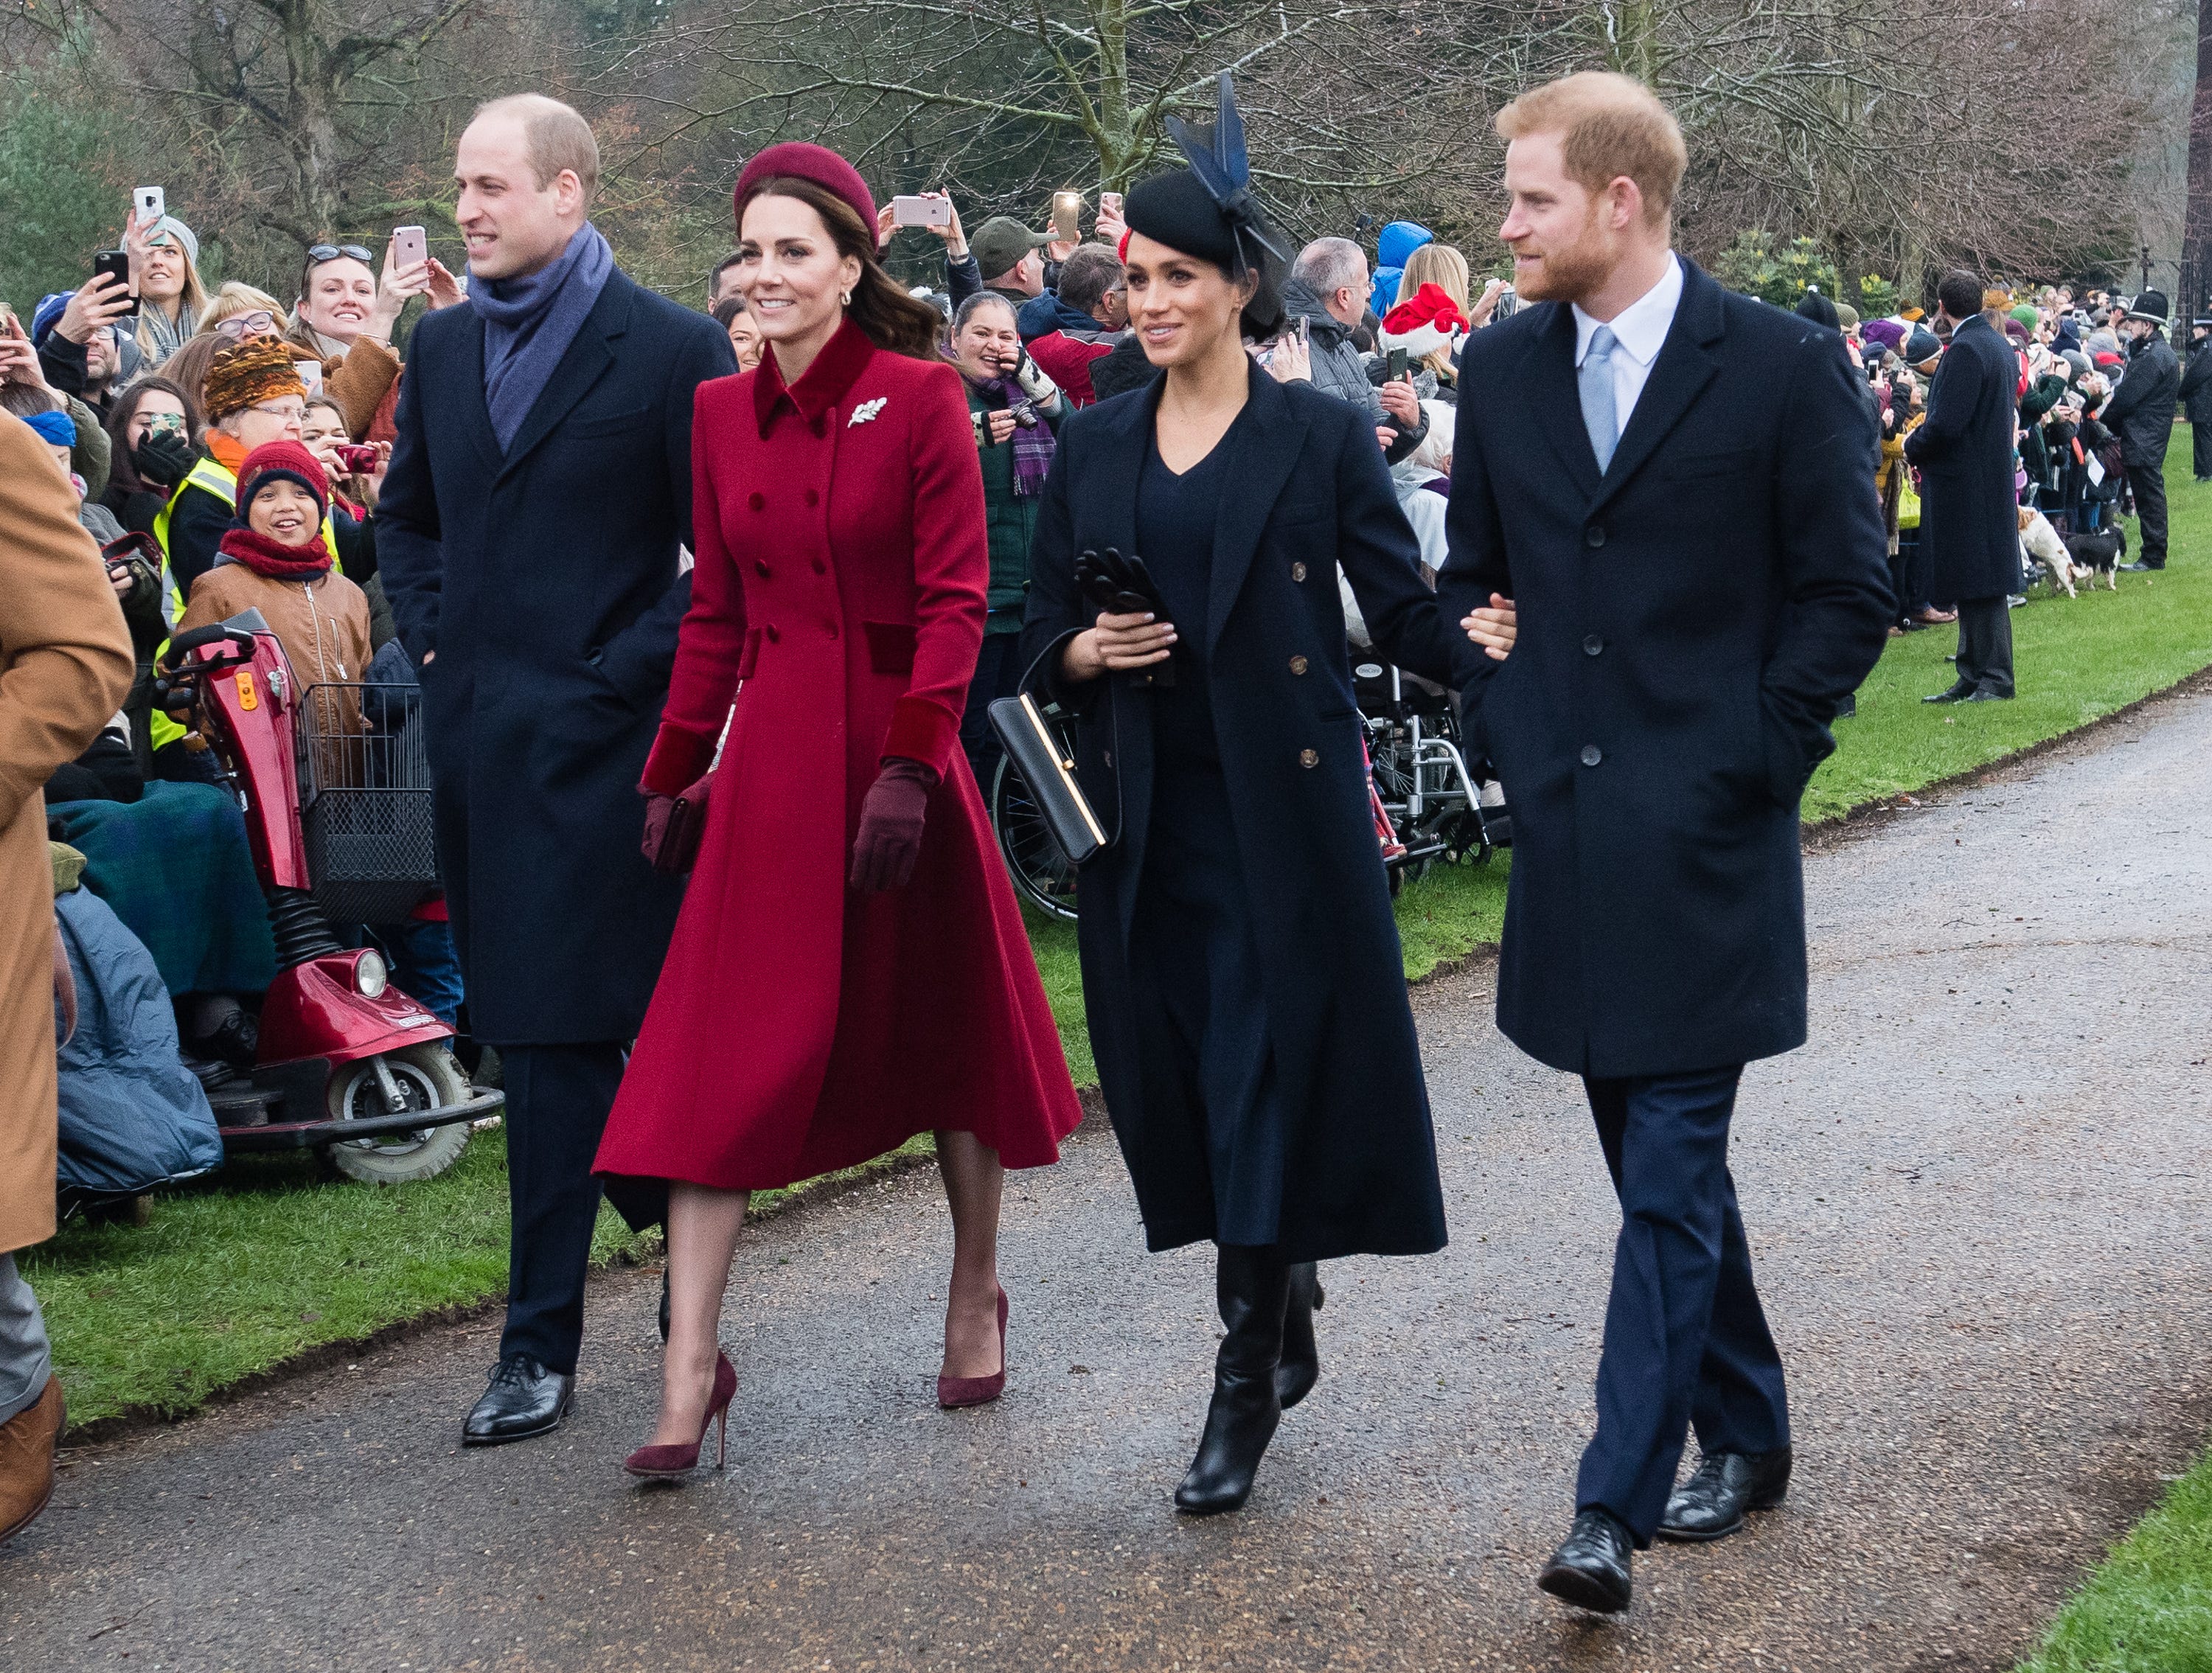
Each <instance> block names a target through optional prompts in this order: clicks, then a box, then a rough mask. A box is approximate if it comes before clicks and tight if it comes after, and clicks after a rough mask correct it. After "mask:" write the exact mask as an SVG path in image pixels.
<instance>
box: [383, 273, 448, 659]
mask: <svg viewBox="0 0 2212 1673" xmlns="http://www.w3.org/2000/svg"><path fill="white" fill-rule="evenodd" d="M436 317H437V316H436V315H435V314H433V315H432V316H430V318H429V319H425V320H424V321H423V322H422V325H418V326H416V330H415V340H414V342H413V344H411V345H410V350H411V352H412V354H413V356H414V365H413V367H412V368H411V369H410V375H409V376H407V377H404V378H402V379H401V380H399V411H398V414H397V415H396V416H395V417H394V418H393V420H392V423H393V428H394V429H395V431H396V432H397V433H396V435H394V437H393V440H392V462H391V464H390V465H387V466H386V469H385V472H384V485H383V487H382V489H381V490H380V491H379V492H378V495H377V501H376V520H377V524H378V528H377V542H376V548H377V550H376V558H377V570H378V573H380V575H383V577H384V596H385V599H386V601H387V602H388V603H390V605H392V621H393V622H394V624H396V625H397V626H398V630H399V642H400V643H401V644H403V645H404V646H405V647H406V648H407V654H408V655H410V656H411V657H412V658H414V659H415V662H416V666H418V667H419V666H422V659H423V658H424V657H426V656H428V654H430V653H431V652H433V651H435V650H436V649H437V648H438V606H439V602H440V598H441V593H442V592H443V589H444V587H445V580H446V559H445V550H444V547H443V544H441V542H442V538H443V532H442V530H441V526H440V523H439V517H438V490H437V484H436V482H435V480H434V479H433V478H432V476H431V473H430V450H429V444H428V440H427V438H426V436H425V435H424V421H423V416H422V403H423V398H424V397H423V391H424V390H426V389H429V388H433V387H435V386H436V383H437V380H438V377H439V374H440V369H441V368H439V366H438V362H437V358H436V353H435V344H433V343H431V342H428V341H426V340H425V339H426V338H431V337H432V336H433V333H432V332H431V331H430V330H428V329H426V328H427V327H428V326H430V325H431V324H432V322H433V321H434V320H435V319H436Z"/></svg>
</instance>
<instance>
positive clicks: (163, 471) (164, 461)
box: [131, 430, 197, 488]
mask: <svg viewBox="0 0 2212 1673" xmlns="http://www.w3.org/2000/svg"><path fill="white" fill-rule="evenodd" d="M196 457H197V455H196V454H195V453H193V451H192V444H191V442H189V441H185V438H184V437H183V436H181V435H178V434H177V433H176V432H175V431H174V430H149V431H147V432H146V439H145V440H144V441H141V442H140V443H139V444H138V445H137V447H133V448H132V449H131V468H132V469H133V470H135V471H137V472H138V475H139V478H140V479H141V480H142V481H144V482H149V483H152V484H155V485H156V486H158V487H161V488H174V487H175V486H176V485H177V484H179V483H180V482H182V481H183V480H184V479H185V472H186V471H190V470H191V468H192V460H193V459H195V458H196Z"/></svg>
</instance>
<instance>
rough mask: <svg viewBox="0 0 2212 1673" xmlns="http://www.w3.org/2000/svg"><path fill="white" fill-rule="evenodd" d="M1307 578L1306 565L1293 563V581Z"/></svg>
mask: <svg viewBox="0 0 2212 1673" xmlns="http://www.w3.org/2000/svg"><path fill="white" fill-rule="evenodd" d="M1305 578H1306V566H1305V565H1304V564H1303V563H1293V564H1292V565H1291V580H1292V581H1304V579H1305Z"/></svg>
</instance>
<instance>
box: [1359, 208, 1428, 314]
mask: <svg viewBox="0 0 2212 1673" xmlns="http://www.w3.org/2000/svg"><path fill="white" fill-rule="evenodd" d="M1436 240H1437V235H1436V234H1434V233H1432V232H1431V231H1430V230H1429V229H1428V228H1426V227H1424V226H1423V225H1421V223H1420V222H1418V221H1393V222H1391V223H1390V224H1389V226H1387V227H1385V228H1383V235H1382V237H1380V238H1378V239H1377V240H1375V283H1373V284H1371V285H1370V286H1369V287H1368V288H1367V306H1368V307H1370V308H1371V309H1373V310H1374V312H1375V317H1376V319H1381V318H1382V317H1383V315H1384V314H1386V313H1389V311H1390V309H1391V307H1392V306H1393V305H1394V304H1395V302H1396V301H1397V300H1398V281H1399V280H1400V279H1401V278H1402V277H1405V272H1406V258H1407V256H1410V255H1412V254H1413V252H1414V251H1416V250H1418V249H1419V248H1420V247H1421V246H1423V245H1424V244H1433V243H1435V242H1436Z"/></svg>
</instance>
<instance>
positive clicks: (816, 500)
mask: <svg viewBox="0 0 2212 1673" xmlns="http://www.w3.org/2000/svg"><path fill="white" fill-rule="evenodd" d="M806 503H807V504H809V505H820V504H821V503H822V496H820V495H819V494H817V493H816V492H815V491H814V490H812V489H811V488H810V489H808V490H806Z"/></svg>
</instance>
